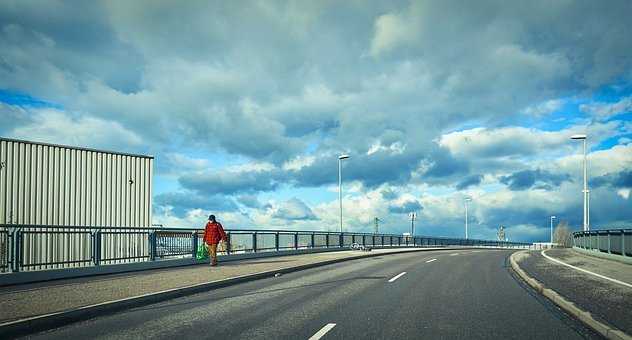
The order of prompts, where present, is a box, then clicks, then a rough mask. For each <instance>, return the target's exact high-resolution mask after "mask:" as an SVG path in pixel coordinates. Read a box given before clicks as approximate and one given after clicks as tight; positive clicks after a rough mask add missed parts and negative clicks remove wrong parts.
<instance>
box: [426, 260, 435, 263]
mask: <svg viewBox="0 0 632 340" xmlns="http://www.w3.org/2000/svg"><path fill="white" fill-rule="evenodd" d="M436 260H437V259H432V260H428V261H426V263H430V262H433V261H436Z"/></svg>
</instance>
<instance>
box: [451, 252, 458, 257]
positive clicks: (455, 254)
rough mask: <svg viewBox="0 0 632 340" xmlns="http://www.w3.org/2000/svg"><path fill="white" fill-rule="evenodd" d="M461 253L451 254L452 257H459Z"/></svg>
mask: <svg viewBox="0 0 632 340" xmlns="http://www.w3.org/2000/svg"><path fill="white" fill-rule="evenodd" d="M457 255H459V253H454V254H450V256H457Z"/></svg>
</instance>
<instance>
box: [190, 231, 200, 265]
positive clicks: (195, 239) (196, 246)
mask: <svg viewBox="0 0 632 340" xmlns="http://www.w3.org/2000/svg"><path fill="white" fill-rule="evenodd" d="M191 237H192V240H191V244H192V245H193V252H192V253H191V256H193V258H194V259H195V258H197V249H198V237H197V230H194V231H193V234H191Z"/></svg>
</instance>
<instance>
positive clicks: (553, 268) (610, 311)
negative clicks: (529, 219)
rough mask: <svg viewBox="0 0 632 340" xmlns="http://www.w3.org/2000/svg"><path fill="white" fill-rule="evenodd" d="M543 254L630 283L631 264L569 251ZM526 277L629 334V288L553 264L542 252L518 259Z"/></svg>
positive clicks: (631, 316)
mask: <svg viewBox="0 0 632 340" xmlns="http://www.w3.org/2000/svg"><path fill="white" fill-rule="evenodd" d="M545 254H546V255H548V256H549V257H552V258H554V259H557V260H560V261H562V262H565V263H567V264H570V265H573V266H575V267H579V268H581V269H585V270H588V271H591V272H594V273H596V274H600V275H604V276H607V277H609V278H612V279H615V280H619V281H622V282H625V283H628V284H632V265H629V264H625V263H621V262H617V261H612V260H606V259H602V258H597V257H593V256H588V255H583V254H580V253H578V252H575V251H573V250H572V249H552V250H547V251H546V252H545ZM518 264H519V266H520V268H522V269H523V270H524V271H526V272H527V274H529V276H531V277H533V278H535V279H536V280H538V281H540V282H542V284H544V286H545V287H546V288H550V289H553V290H554V291H556V292H557V293H559V294H561V295H562V296H564V297H565V298H566V299H567V300H568V301H571V302H573V303H575V304H576V305H577V306H578V307H580V308H581V309H583V310H585V311H588V312H590V313H591V314H592V316H593V317H594V318H595V319H597V320H599V321H601V322H604V323H606V324H610V325H612V326H614V327H616V328H618V329H620V330H622V331H624V332H625V333H628V334H632V313H631V312H630V311H631V310H632V288H630V287H627V286H625V285H621V284H617V283H614V282H611V281H609V280H606V279H603V278H599V277H596V276H594V275H590V274H588V273H584V272H582V271H579V270H576V269H573V268H569V267H567V266H564V265H561V264H558V263H555V262H553V261H551V260H548V259H547V258H545V257H543V256H542V254H541V251H540V250H538V251H530V252H528V253H527V256H524V257H522V259H518Z"/></svg>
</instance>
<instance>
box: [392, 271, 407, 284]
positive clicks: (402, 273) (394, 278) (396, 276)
mask: <svg viewBox="0 0 632 340" xmlns="http://www.w3.org/2000/svg"><path fill="white" fill-rule="evenodd" d="M404 275H406V272H401V273H399V274H397V275H395V276H394V277H393V278H392V279H390V280H388V282H393V281H395V280H397V279H399V278H400V277H402V276H404Z"/></svg>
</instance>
